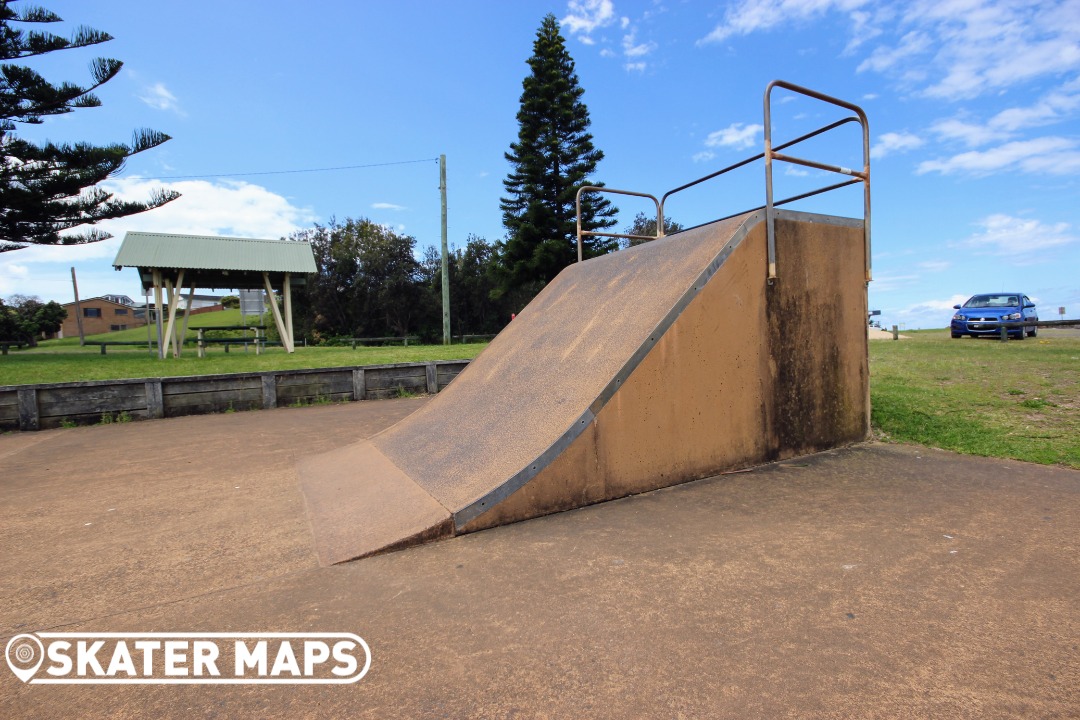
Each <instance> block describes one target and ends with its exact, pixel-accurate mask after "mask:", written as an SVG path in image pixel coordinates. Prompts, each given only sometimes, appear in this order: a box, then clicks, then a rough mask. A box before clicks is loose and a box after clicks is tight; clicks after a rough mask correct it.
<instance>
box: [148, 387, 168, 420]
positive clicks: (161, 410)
mask: <svg viewBox="0 0 1080 720" xmlns="http://www.w3.org/2000/svg"><path fill="white" fill-rule="evenodd" d="M146 415H147V417H151V418H163V417H165V398H164V396H163V395H162V392H161V381H160V380H150V381H148V382H147V383H146Z"/></svg>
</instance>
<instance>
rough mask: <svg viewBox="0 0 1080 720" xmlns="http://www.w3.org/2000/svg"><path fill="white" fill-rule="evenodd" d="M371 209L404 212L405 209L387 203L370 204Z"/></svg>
mask: <svg viewBox="0 0 1080 720" xmlns="http://www.w3.org/2000/svg"><path fill="white" fill-rule="evenodd" d="M371 207H372V209H374V210H404V209H405V206H404V205H395V204H394V203H388V202H377V203H371Z"/></svg>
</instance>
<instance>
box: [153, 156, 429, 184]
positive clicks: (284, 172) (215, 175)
mask: <svg viewBox="0 0 1080 720" xmlns="http://www.w3.org/2000/svg"><path fill="white" fill-rule="evenodd" d="M438 161H439V158H424V159H422V160H398V161H396V162H385V163H371V164H368V165H341V166H338V167H324V168H308V169H306V170H265V171H263V172H234V173H206V174H203V175H157V176H156V177H157V179H158V180H195V179H198V178H222V177H244V176H252V175H291V174H294V173H313V172H331V171H334V170H361V169H363V168H376V167H387V166H388V165H413V164H415V163H423V162H438Z"/></svg>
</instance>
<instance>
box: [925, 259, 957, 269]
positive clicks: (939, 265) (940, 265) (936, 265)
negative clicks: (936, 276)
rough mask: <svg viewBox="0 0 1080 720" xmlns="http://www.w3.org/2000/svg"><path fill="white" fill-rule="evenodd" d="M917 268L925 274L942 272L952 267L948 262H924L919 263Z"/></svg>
mask: <svg viewBox="0 0 1080 720" xmlns="http://www.w3.org/2000/svg"><path fill="white" fill-rule="evenodd" d="M919 267H920V268H922V269H923V270H926V271H927V272H944V271H946V270H948V269H949V268H951V267H952V263H951V262H949V261H948V260H925V261H923V262H921V263H919Z"/></svg>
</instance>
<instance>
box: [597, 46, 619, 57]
mask: <svg viewBox="0 0 1080 720" xmlns="http://www.w3.org/2000/svg"><path fill="white" fill-rule="evenodd" d="M618 56H619V53H617V52H615V51H614V50H612V49H611V48H604V49H602V50H601V51H600V57H605V58H613V57H618Z"/></svg>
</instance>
